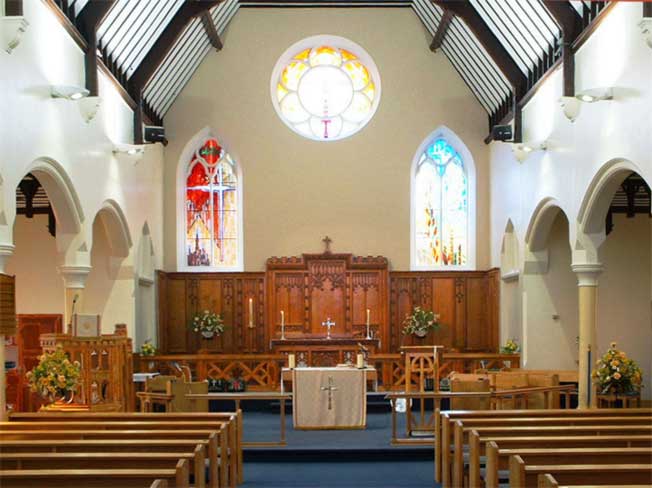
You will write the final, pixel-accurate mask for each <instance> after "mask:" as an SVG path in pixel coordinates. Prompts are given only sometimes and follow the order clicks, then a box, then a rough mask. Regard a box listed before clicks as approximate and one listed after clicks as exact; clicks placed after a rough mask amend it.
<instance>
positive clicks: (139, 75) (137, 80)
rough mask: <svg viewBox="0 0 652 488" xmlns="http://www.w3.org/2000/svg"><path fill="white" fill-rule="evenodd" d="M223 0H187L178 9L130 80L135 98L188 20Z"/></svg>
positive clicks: (130, 89)
mask: <svg viewBox="0 0 652 488" xmlns="http://www.w3.org/2000/svg"><path fill="white" fill-rule="evenodd" d="M220 2H221V0H194V1H191V0H186V1H185V2H184V3H183V5H181V7H180V8H179V10H177V12H176V14H174V17H172V20H170V22H169V23H168V25H167V26H166V27H165V29H164V30H163V32H162V33H161V35H160V36H159V37H158V39H157V40H156V42H155V43H154V45H153V46H152V47H151V49H150V50H149V51H148V52H147V54H146V55H145V57H144V58H143V61H142V62H141V63H140V65H139V66H138V68H136V71H134V73H133V75H132V76H131V78H129V82H128V91H129V93H130V94H131V96H132V98H133V99H134V100H138V99H139V98H140V93H141V92H142V91H143V89H144V88H145V85H146V84H147V82H148V81H149V79H150V78H151V77H152V75H153V74H154V72H155V71H156V69H157V68H158V67H159V65H160V64H161V62H162V61H163V59H164V58H165V56H166V54H167V53H168V52H169V51H170V49H171V48H172V46H173V45H174V42H175V41H176V40H177V38H178V37H179V36H180V35H181V33H182V32H183V29H184V28H185V27H186V25H187V24H188V22H190V20H192V19H193V18H194V17H196V16H198V15H200V14H201V13H202V12H205V11H207V10H209V9H211V8H213V7H214V6H216V5H218V4H219V3H220Z"/></svg>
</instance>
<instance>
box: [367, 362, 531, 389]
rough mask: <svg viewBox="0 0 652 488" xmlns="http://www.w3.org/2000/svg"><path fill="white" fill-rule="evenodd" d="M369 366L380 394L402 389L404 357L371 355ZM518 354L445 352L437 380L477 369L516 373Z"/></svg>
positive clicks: (518, 365) (403, 387) (519, 363)
mask: <svg viewBox="0 0 652 488" xmlns="http://www.w3.org/2000/svg"><path fill="white" fill-rule="evenodd" d="M369 364H370V365H371V366H373V367H375V368H376V369H377V370H378V371H379V375H378V376H379V378H380V382H381V386H380V388H379V389H381V390H383V391H400V390H404V389H405V356H403V354H371V355H370V356H369ZM520 367H521V355H520V354H495V353H476V352H472V353H469V352H445V353H443V354H442V357H441V362H440V363H439V377H440V378H445V377H446V376H448V375H449V374H451V373H453V372H457V373H474V372H475V371H477V370H478V369H486V370H492V369H504V368H509V369H519V368H520Z"/></svg>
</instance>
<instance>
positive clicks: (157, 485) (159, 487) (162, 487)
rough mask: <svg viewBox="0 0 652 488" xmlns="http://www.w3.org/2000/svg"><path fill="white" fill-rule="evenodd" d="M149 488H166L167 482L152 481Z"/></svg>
mask: <svg viewBox="0 0 652 488" xmlns="http://www.w3.org/2000/svg"><path fill="white" fill-rule="evenodd" d="M149 488H168V482H167V480H154V483H152V485H151V486H150V487H149Z"/></svg>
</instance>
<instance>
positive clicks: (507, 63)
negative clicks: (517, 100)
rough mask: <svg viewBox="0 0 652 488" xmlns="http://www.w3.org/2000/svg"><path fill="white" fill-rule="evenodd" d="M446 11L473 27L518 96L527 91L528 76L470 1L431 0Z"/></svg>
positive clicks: (473, 30)
mask: <svg viewBox="0 0 652 488" xmlns="http://www.w3.org/2000/svg"><path fill="white" fill-rule="evenodd" d="M431 1H432V2H433V3H434V4H435V5H438V6H439V7H441V8H442V9H444V11H449V12H451V13H452V14H454V15H456V16H458V17H459V18H461V19H462V20H463V21H464V22H465V23H466V25H467V26H468V27H469V29H471V31H472V32H473V34H475V37H476V38H477V39H478V41H479V42H480V44H482V45H483V46H484V48H485V49H486V51H487V53H488V54H489V56H490V57H491V59H493V60H494V62H495V63H496V66H498V68H499V69H500V70H501V71H502V72H503V74H504V75H505V78H507V80H509V82H510V84H511V85H512V87H513V88H514V93H516V95H517V97H521V96H522V95H523V94H524V92H525V87H526V85H527V78H526V77H525V74H524V73H523V72H522V71H521V69H520V68H519V67H518V64H516V61H514V59H513V58H512V57H511V56H510V54H509V52H507V50H506V49H505V47H504V46H503V45H502V44H501V42H500V40H499V39H498V38H497V37H496V35H495V34H494V33H493V32H492V31H491V29H490V28H489V26H488V25H487V24H486V23H485V21H484V20H483V19H482V17H481V16H480V14H479V13H478V12H477V11H476V10H475V8H473V5H471V4H470V3H469V2H466V1H460V0H431Z"/></svg>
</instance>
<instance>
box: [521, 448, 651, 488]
mask: <svg viewBox="0 0 652 488" xmlns="http://www.w3.org/2000/svg"><path fill="white" fill-rule="evenodd" d="M569 461H570V462H572V460H569ZM546 474H551V475H552V476H553V477H554V478H555V479H556V480H557V482H558V483H562V484H567V483H568V484H580V483H581V484H582V485H583V486H586V485H624V484H647V485H648V486H649V485H650V484H652V464H649V463H647V464H556V465H555V464H546V465H527V464H525V462H524V461H523V459H522V458H521V457H520V456H510V458H509V486H514V487H521V486H528V487H529V486H538V480H539V475H546Z"/></svg>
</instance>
